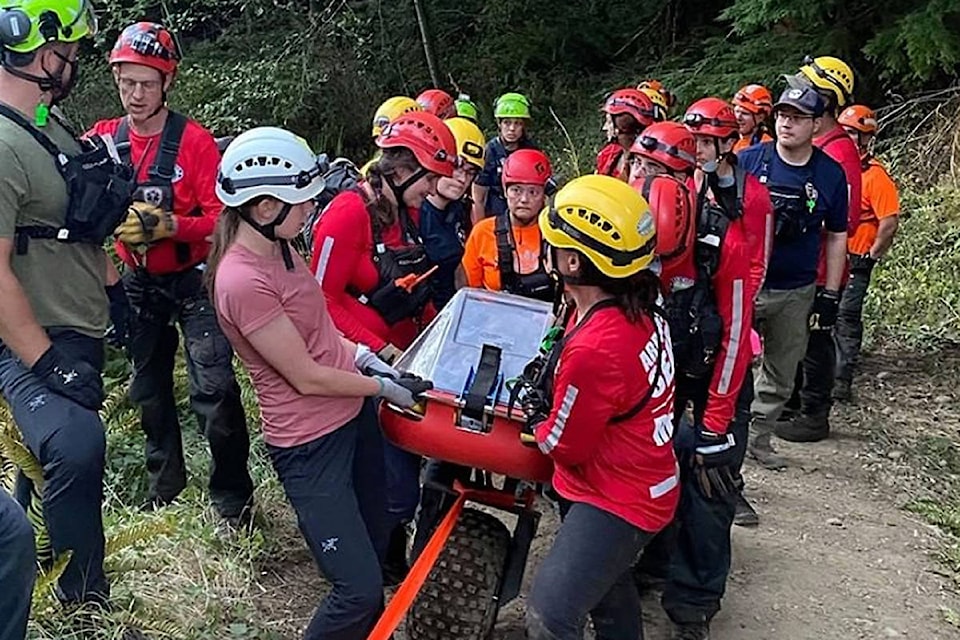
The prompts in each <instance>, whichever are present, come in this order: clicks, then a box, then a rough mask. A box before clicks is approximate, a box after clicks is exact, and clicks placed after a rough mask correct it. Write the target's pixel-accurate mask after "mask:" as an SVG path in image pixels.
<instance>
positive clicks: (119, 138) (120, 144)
mask: <svg viewBox="0 0 960 640" xmlns="http://www.w3.org/2000/svg"><path fill="white" fill-rule="evenodd" d="M113 144H114V145H115V146H116V147H117V154H118V155H119V156H120V161H121V162H123V164H130V122H129V121H128V120H127V117H126V116H124V117H122V118H120V124H118V125H117V133H116V134H114V136H113ZM134 178H136V176H134Z"/></svg>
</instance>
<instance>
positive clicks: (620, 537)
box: [527, 502, 653, 640]
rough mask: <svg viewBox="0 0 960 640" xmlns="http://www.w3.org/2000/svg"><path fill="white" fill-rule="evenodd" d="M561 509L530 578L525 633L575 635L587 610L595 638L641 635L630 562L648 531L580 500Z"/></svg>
mask: <svg viewBox="0 0 960 640" xmlns="http://www.w3.org/2000/svg"><path fill="white" fill-rule="evenodd" d="M564 512H565V513H564ZM561 515H562V516H563V524H561V525H560V530H559V531H558V532H557V537H556V540H554V543H553V546H552V547H551V548H550V552H549V553H548V554H547V555H546V557H545V558H544V559H543V561H542V562H541V563H540V567H539V569H537V575H536V576H535V577H534V579H533V587H532V588H531V591H530V599H529V601H528V604H527V638H530V639H532V640H581V639H582V638H583V628H584V625H585V624H586V619H587V615H589V616H590V617H591V619H592V620H593V628H594V631H595V632H596V637H597V639H598V640H642V638H643V621H642V620H641V611H640V595H639V594H638V593H637V587H636V586H635V585H634V583H633V573H632V571H631V567H632V566H633V563H634V562H635V561H636V559H637V556H638V555H639V554H640V552H641V551H642V550H643V547H644V545H646V544H647V542H649V540H650V538H652V537H653V535H652V534H651V533H648V532H646V531H643V530H642V529H639V528H637V527H635V526H633V525H632V524H630V523H629V522H627V521H626V520H622V519H620V518H618V517H617V516H615V515H613V514H611V513H608V512H606V511H603V510H601V509H598V508H596V507H594V506H591V505H588V504H584V503H581V502H575V503H573V504H570V503H566V504H565V505H562V506H561Z"/></svg>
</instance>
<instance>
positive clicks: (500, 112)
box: [493, 93, 530, 119]
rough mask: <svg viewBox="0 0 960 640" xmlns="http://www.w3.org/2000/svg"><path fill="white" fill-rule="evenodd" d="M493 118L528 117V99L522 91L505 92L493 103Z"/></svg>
mask: <svg viewBox="0 0 960 640" xmlns="http://www.w3.org/2000/svg"><path fill="white" fill-rule="evenodd" d="M493 117H494V118H498V119H499V118H525V119H529V118H530V101H529V100H527V96H525V95H523V94H522V93H505V94H503V95H502V96H500V97H499V98H497V101H496V103H494V105H493Z"/></svg>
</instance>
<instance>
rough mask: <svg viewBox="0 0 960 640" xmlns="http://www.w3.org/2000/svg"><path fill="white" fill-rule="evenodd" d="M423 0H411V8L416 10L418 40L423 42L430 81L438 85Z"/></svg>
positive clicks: (437, 73) (437, 74) (438, 76)
mask: <svg viewBox="0 0 960 640" xmlns="http://www.w3.org/2000/svg"><path fill="white" fill-rule="evenodd" d="M422 3H423V0H413V8H414V10H415V11H416V12H417V26H418V27H420V42H422V43H423V55H424V56H426V58H427V69H429V71H430V82H432V83H433V86H434V87H439V86H440V73H439V72H438V70H437V61H436V58H434V56H433V45H432V44H431V42H430V30H429V29H428V28H427V16H426V13H425V12H424V10H423V4H422Z"/></svg>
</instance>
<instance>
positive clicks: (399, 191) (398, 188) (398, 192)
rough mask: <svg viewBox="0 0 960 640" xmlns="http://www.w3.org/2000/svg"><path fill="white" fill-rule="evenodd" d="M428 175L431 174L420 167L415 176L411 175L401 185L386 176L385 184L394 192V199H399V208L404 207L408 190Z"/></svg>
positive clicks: (414, 173)
mask: <svg viewBox="0 0 960 640" xmlns="http://www.w3.org/2000/svg"><path fill="white" fill-rule="evenodd" d="M428 173H430V172H429V171H427V170H426V169H424V168H423V167H420V168H419V169H417V170H416V171H414V172H413V175H411V176H410V177H409V178H407V179H406V180H404V181H403V182H401V183H400V184H394V183H393V178H392V177H391V176H384V182H386V183H387V186H389V187H390V191H392V192H393V197H394V198H396V199H397V207H398V208H399V207H403V206H404V204H403V195H404V194H405V193H406V192H407V189H409V188H410V187H412V186H413V185H414V183H416V182H417V180H419V179H420V178H422V177H424V176H426V175H427V174H428Z"/></svg>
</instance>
